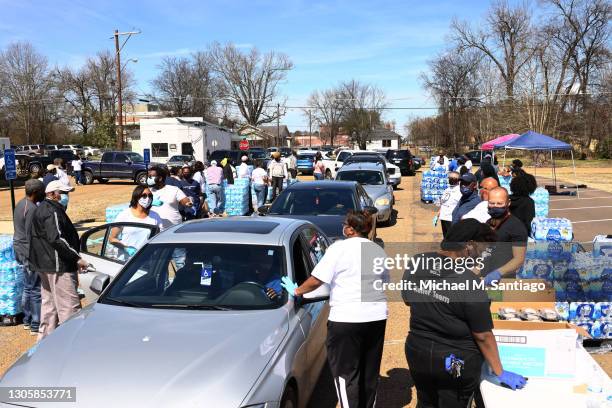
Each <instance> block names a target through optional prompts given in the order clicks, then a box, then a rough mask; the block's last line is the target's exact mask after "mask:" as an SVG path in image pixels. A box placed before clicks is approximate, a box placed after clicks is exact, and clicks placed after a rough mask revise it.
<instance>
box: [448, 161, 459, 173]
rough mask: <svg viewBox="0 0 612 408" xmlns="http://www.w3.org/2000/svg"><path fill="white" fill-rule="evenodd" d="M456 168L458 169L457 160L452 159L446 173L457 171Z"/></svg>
mask: <svg viewBox="0 0 612 408" xmlns="http://www.w3.org/2000/svg"><path fill="white" fill-rule="evenodd" d="M457 167H458V163H457V159H453V160H451V162H450V164H449V165H448V171H455V170H457Z"/></svg>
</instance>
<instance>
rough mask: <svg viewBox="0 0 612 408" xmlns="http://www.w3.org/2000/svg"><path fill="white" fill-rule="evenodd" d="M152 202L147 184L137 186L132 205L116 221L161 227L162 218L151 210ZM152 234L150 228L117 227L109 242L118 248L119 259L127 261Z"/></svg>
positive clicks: (151, 195)
mask: <svg viewBox="0 0 612 408" xmlns="http://www.w3.org/2000/svg"><path fill="white" fill-rule="evenodd" d="M152 203H153V193H151V190H149V188H148V187H147V186H140V185H139V186H136V188H135V189H134V191H133V192H132V199H131V201H130V206H129V207H128V208H126V209H125V210H123V211H122V212H120V213H119V215H117V218H116V219H115V221H114V222H134V223H139V224H147V225H155V226H157V227H160V226H161V223H162V220H161V218H159V215H157V213H154V212H152V211H150V209H151V205H152ZM150 236H151V233H150V230H149V229H148V228H138V227H116V228H113V229H112V230H111V234H110V238H109V242H110V243H111V244H112V245H113V246H114V247H116V248H117V259H119V260H120V261H127V260H128V259H130V257H131V256H132V255H134V254H135V253H136V251H137V250H139V249H140V248H141V247H142V246H143V245H144V244H145V243H146V242H147V240H148V239H149V238H150ZM107 255H108V254H107Z"/></svg>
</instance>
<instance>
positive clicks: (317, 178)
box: [312, 173, 323, 180]
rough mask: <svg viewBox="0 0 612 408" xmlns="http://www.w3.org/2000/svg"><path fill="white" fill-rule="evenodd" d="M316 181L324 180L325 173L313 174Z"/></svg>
mask: <svg viewBox="0 0 612 408" xmlns="http://www.w3.org/2000/svg"><path fill="white" fill-rule="evenodd" d="M312 174H313V175H314V178H315V180H323V173H312Z"/></svg>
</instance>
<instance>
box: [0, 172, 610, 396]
mask: <svg viewBox="0 0 612 408" xmlns="http://www.w3.org/2000/svg"><path fill="white" fill-rule="evenodd" d="M419 183H420V173H417V176H416V177H403V178H402V184H401V185H400V188H399V189H398V190H396V192H395V197H396V204H395V210H396V211H397V213H396V214H395V216H394V221H393V222H392V224H391V226H389V227H384V228H379V230H378V236H379V237H380V238H381V239H382V240H383V241H384V242H385V243H386V244H391V243H406V244H408V243H412V242H439V241H440V240H441V238H442V234H441V232H440V228H439V226H438V227H437V228H434V227H433V226H432V223H431V220H432V217H433V214H434V211H435V208H436V207H435V206H433V205H431V204H424V203H422V202H421V201H420V196H419ZM90 187H95V190H94V189H91V190H88V189H89V188H90ZM132 188H133V186H131V185H122V186H115V185H114V183H111V184H109V185H106V186H102V185H100V187H97V185H94V186H85V188H82V189H81V190H80V191H81V194H79V196H78V197H77V196H76V195H75V196H74V197H73V199H72V201H71V204H70V205H71V206H75V207H77V206H79V202H80V200H85V201H87V202H90V201H92V197H93V196H92V194H87V192H89V193H91V192H94V191H95V194H94V195H95V196H98V195H100V196H102V195H104V194H105V192H106V193H108V192H110V191H112V192H113V194H115V195H116V197H117V200H119V201H117V202H116V203H118V202H124V201H125V197H126V194H128V193H129V192H130V191H131V190H132ZM105 190H106V191H105ZM21 194H22V193H21ZM94 200H95V197H94ZM5 202H6V201H5ZM116 203H114V204H116ZM111 204H113V203H111ZM98 206H100V204H98ZM606 206H609V207H606ZM592 207H595V208H592ZM609 208H612V194H610V193H605V192H600V191H596V190H590V189H587V190H582V191H580V198H577V197H562V196H553V197H551V213H550V216H554V217H559V216H563V217H568V218H569V219H570V220H572V221H578V223H575V224H574V230H575V233H576V239H578V240H580V241H591V240H592V239H593V236H594V235H597V234H606V233H612V231H611V229H612V220H610V218H612V216H611V215H610V214H612V213H611V212H610V211H609ZM96 210H98V211H99V210H100V209H96ZM591 220H595V221H591ZM580 221H585V222H580ZM409 317H410V313H409V309H408V307H406V306H405V305H404V304H403V303H396V302H391V303H390V305H389V320H388V322H387V329H386V335H385V348H384V353H383V359H382V364H381V371H380V373H381V379H380V386H379V392H378V396H377V406H378V407H388V408H398V407H415V406H416V393H415V390H414V388H413V384H412V380H411V378H410V374H409V371H408V365H407V363H406V358H405V356H404V341H405V339H406V336H407V334H408V327H409ZM33 344H34V338H33V337H31V336H29V335H28V333H27V332H26V331H25V330H23V329H22V327H21V326H13V327H0V374H1V373H3V372H4V371H5V370H6V369H7V368H8V367H9V366H10V365H11V364H12V363H13V362H14V361H15V359H16V358H17V357H18V356H19V355H20V354H22V353H23V352H25V351H26V350H27V349H28V348H29V347H31V346H32V345H33ZM594 357H595V358H596V360H597V361H598V363H599V364H601V365H602V366H603V367H604V369H605V370H606V372H608V374H611V373H612V354H606V355H596V356H594ZM337 404H338V403H337V399H336V396H335V389H334V386H333V381H332V380H331V376H330V374H329V371H327V370H325V371H324V372H323V373H322V375H321V377H320V379H319V382H318V384H317V386H316V388H315V392H314V395H313V397H312V399H311V401H310V404H309V407H311V408H315V407H316V408H319V407H323V408H326V407H335V406H337Z"/></svg>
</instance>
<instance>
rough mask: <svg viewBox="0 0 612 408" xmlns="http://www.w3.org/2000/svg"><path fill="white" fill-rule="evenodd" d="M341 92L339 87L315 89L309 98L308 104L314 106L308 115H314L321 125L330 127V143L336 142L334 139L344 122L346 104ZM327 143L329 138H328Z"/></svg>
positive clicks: (313, 117)
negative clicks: (322, 89)
mask: <svg viewBox="0 0 612 408" xmlns="http://www.w3.org/2000/svg"><path fill="white" fill-rule="evenodd" d="M341 98H342V96H341V92H340V90H339V89H337V88H332V89H326V90H324V91H321V92H319V91H314V92H313V93H312V94H311V95H310V97H309V98H308V106H311V107H312V108H314V109H313V110H312V111H311V112H308V111H306V115H310V114H311V115H312V119H314V120H315V122H316V123H317V124H318V125H319V126H320V127H321V126H322V127H325V128H326V129H328V134H327V135H321V136H320V137H324V136H329V141H330V144H331V145H333V144H334V139H335V138H336V136H337V135H338V131H339V130H340V125H341V123H342V115H343V113H344V108H345V106H346V104H345V103H344V101H342V99H341ZM326 143H327V138H326Z"/></svg>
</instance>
